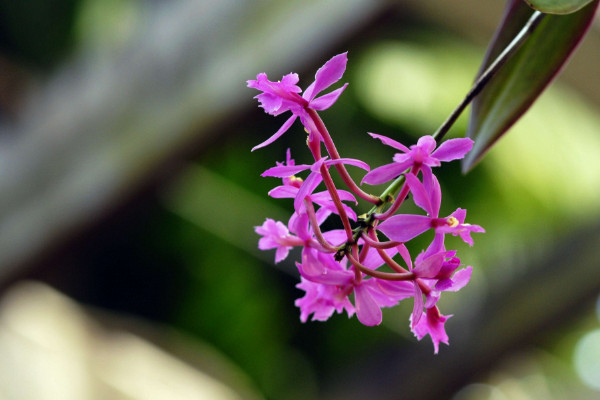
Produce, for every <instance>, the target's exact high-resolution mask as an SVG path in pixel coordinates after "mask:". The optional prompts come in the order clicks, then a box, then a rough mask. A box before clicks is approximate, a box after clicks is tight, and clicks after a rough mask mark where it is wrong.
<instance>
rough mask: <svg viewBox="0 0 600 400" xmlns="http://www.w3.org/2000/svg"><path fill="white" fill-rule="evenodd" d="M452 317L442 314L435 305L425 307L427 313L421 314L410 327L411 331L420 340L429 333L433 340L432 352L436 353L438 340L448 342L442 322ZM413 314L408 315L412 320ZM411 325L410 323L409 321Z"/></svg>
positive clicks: (438, 345)
mask: <svg viewBox="0 0 600 400" xmlns="http://www.w3.org/2000/svg"><path fill="white" fill-rule="evenodd" d="M450 317H452V315H442V314H440V311H439V310H438V308H437V307H432V308H429V309H427V313H424V314H423V317H422V318H420V320H419V322H418V323H417V324H416V325H415V326H413V327H412V331H413V333H414V334H415V336H416V337H417V339H419V340H421V339H423V338H424V337H425V336H427V335H429V336H430V337H431V341H432V342H433V349H434V353H435V354H437V353H438V351H439V347H440V342H442V343H445V344H448V335H447V334H446V328H445V327H444V323H446V321H447V320H448V319H449V318H450ZM412 318H413V316H412V315H411V316H410V320H411V322H412ZM411 326H412V323H411Z"/></svg>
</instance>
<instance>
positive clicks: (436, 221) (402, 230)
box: [377, 170, 485, 246]
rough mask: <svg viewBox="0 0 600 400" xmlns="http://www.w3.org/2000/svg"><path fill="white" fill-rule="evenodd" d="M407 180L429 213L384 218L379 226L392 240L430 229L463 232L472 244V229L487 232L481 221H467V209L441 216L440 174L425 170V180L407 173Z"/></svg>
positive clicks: (462, 234) (455, 234) (461, 235)
mask: <svg viewBox="0 0 600 400" xmlns="http://www.w3.org/2000/svg"><path fill="white" fill-rule="evenodd" d="M406 183H407V184H408V186H409V187H410V191H411V193H412V194H413V199H414V202H415V204H416V205H418V206H419V207H421V208H422V209H423V210H425V211H426V212H427V214H428V215H413V214H398V215H394V216H393V217H391V218H389V219H387V220H385V221H384V222H382V223H381V224H380V225H379V226H378V227H377V229H378V230H380V231H381V232H383V233H384V234H385V235H386V236H387V237H389V238H390V239H391V240H395V241H397V242H407V241H409V240H411V239H413V238H414V237H416V236H418V235H420V234H421V233H423V232H425V231H427V230H428V229H435V232H436V233H441V234H446V233H452V234H453V235H454V236H457V235H458V236H460V237H461V239H463V240H464V241H465V242H466V243H468V244H469V245H471V246H472V245H473V239H472V238H471V232H481V233H483V232H485V230H484V229H483V228H482V227H481V226H479V225H470V224H465V223H464V222H465V217H466V215H467V211H466V210H464V209H462V208H458V209H457V210H456V211H454V212H453V213H452V214H450V215H449V216H448V217H446V218H439V216H438V215H439V211H440V204H441V201H442V192H441V189H440V184H439V182H438V180H437V178H436V177H435V176H434V175H433V174H431V171H429V170H423V183H421V182H420V181H419V179H418V178H417V177H416V176H415V175H413V174H406Z"/></svg>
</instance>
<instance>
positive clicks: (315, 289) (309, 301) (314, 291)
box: [294, 277, 355, 322]
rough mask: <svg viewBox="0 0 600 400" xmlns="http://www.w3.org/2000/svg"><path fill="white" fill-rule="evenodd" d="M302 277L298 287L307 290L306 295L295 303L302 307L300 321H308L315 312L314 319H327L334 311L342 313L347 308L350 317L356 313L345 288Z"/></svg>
mask: <svg viewBox="0 0 600 400" xmlns="http://www.w3.org/2000/svg"><path fill="white" fill-rule="evenodd" d="M300 279H301V281H300V283H299V284H297V285H296V287H297V288H298V289H302V290H304V291H305V292H306V294H305V295H304V297H302V298H299V299H297V300H296V301H295V303H294V304H295V305H296V307H299V308H300V321H302V322H306V321H307V320H308V317H309V315H310V314H313V317H312V320H313V321H315V320H316V321H327V320H328V319H329V317H331V316H332V315H333V313H334V311H335V312H337V313H338V314H340V313H342V312H343V311H344V310H346V312H347V313H348V317H352V316H353V315H354V312H355V310H354V306H353V305H352V303H350V300H348V295H347V293H345V292H344V291H343V288H341V287H339V286H335V285H323V284H321V283H315V282H312V281H309V280H307V279H304V278H303V277H300Z"/></svg>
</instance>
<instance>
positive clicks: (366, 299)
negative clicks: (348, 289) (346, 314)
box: [354, 285, 382, 326]
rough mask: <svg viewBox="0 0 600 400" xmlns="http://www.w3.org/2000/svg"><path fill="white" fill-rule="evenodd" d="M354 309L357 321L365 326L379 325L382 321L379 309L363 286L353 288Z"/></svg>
mask: <svg viewBox="0 0 600 400" xmlns="http://www.w3.org/2000/svg"><path fill="white" fill-rule="evenodd" d="M354 303H355V305H354V307H355V308H356V316H357V317H358V320H359V321H360V322H361V323H362V324H363V325H366V326H375V325H379V324H380V323H381V320H382V314H381V308H379V306H378V305H377V303H376V302H375V300H373V297H371V294H370V293H369V290H368V289H367V287H365V286H364V285H358V286H356V287H355V288H354Z"/></svg>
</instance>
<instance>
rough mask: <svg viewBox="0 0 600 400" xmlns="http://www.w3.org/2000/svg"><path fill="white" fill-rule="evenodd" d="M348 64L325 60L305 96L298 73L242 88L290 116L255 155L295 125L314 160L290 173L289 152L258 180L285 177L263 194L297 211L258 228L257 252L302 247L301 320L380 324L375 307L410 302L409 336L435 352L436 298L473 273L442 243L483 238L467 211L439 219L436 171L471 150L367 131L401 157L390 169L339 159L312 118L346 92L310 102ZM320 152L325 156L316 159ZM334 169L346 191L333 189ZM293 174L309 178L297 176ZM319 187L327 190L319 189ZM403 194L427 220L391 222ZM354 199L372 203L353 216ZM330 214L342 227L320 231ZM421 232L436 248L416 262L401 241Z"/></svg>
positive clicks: (461, 143)
mask: <svg viewBox="0 0 600 400" xmlns="http://www.w3.org/2000/svg"><path fill="white" fill-rule="evenodd" d="M346 63H347V54H346V53H343V54H339V55H337V56H335V57H333V58H332V59H330V60H329V61H327V62H326V63H325V65H323V66H322V67H321V68H320V69H319V70H318V71H317V73H316V77H315V81H314V82H313V83H312V84H311V85H310V86H309V87H308V88H307V89H306V90H305V91H304V93H303V94H302V95H300V93H301V92H302V90H301V89H300V88H299V87H298V86H297V83H298V81H299V78H298V75H297V74H295V73H290V74H287V75H285V76H284V77H283V78H282V79H281V80H280V81H277V82H273V81H270V80H268V78H267V75H266V74H265V73H260V74H258V75H257V77H256V80H249V81H248V82H247V83H248V87H251V88H254V89H258V90H259V91H261V93H260V94H259V95H257V96H256V99H258V101H259V103H260V106H261V107H262V108H263V109H264V110H265V112H267V113H268V114H271V115H274V116H276V115H279V114H282V113H285V112H288V111H290V112H291V113H292V116H291V117H290V118H289V119H287V121H286V122H285V123H284V124H283V126H282V127H281V128H280V129H279V130H278V131H277V132H276V133H275V134H274V135H273V136H271V137H270V138H269V139H267V140H266V141H265V142H263V143H261V144H259V145H257V146H256V147H254V148H253V149H252V150H253V151H254V150H256V149H258V148H261V147H264V146H266V145H268V144H271V143H272V142H274V141H275V140H276V139H277V138H279V137H280V136H281V135H283V134H284V133H285V132H286V131H287V130H288V129H289V128H290V127H291V126H292V124H293V123H294V121H295V120H296V119H297V118H300V122H301V123H302V125H303V126H304V128H305V131H306V132H307V133H308V139H307V145H308V148H309V150H310V153H311V154H312V158H313V160H314V162H313V163H312V164H299V165H296V163H295V161H294V159H293V158H292V156H291V152H290V150H289V149H288V151H287V157H286V160H285V162H281V163H280V162H277V163H276V166H275V167H272V168H269V169H267V170H266V171H265V172H264V173H263V174H262V176H263V177H275V178H281V179H282V184H281V185H280V186H277V187H275V188H274V189H272V190H271V191H270V192H269V195H270V196H271V197H273V198H291V199H294V213H293V215H292V216H291V218H290V220H289V221H288V223H287V224H284V223H283V222H281V221H275V220H272V219H267V220H266V221H265V222H264V223H263V225H262V226H257V227H256V228H255V229H256V232H257V233H258V234H259V235H261V236H262V237H261V238H260V240H259V244H258V247H259V248H260V249H261V250H270V249H275V250H276V251H275V262H280V261H282V260H284V259H285V258H286V257H287V256H288V254H289V251H290V249H291V248H293V247H301V248H302V257H301V262H297V263H296V265H297V267H298V271H299V273H300V280H301V281H300V283H299V284H298V285H297V287H298V288H299V289H301V290H303V291H304V292H305V295H304V296H303V297H302V298H299V299H298V300H296V303H295V304H296V306H298V307H299V308H300V319H301V321H302V322H306V321H307V320H308V318H309V317H310V316H311V314H312V320H319V321H325V320H327V319H329V317H331V316H332V315H333V313H334V312H337V313H343V312H344V311H345V312H346V313H347V314H348V317H352V316H353V315H354V314H356V316H357V317H358V320H359V321H360V322H361V323H363V324H364V325H368V326H373V325H378V324H380V323H381V321H382V312H381V308H382V307H392V306H394V305H396V304H398V303H399V302H400V301H401V300H404V299H409V298H412V299H413V300H414V307H413V311H412V314H411V316H410V318H409V321H410V327H411V330H412V332H413V333H414V334H415V336H416V337H417V338H418V339H419V340H420V339H422V338H423V337H425V336H426V335H429V336H430V337H431V339H432V341H433V345H434V350H435V352H436V353H437V352H438V349H439V343H440V342H442V343H446V344H448V336H447V334H446V331H445V327H444V323H445V322H446V320H448V318H450V317H451V315H442V314H441V312H440V310H439V309H438V307H437V305H436V304H437V302H438V300H439V299H440V296H441V294H442V292H446V291H451V292H455V291H458V290H460V289H461V288H462V287H464V286H465V285H466V284H467V283H468V282H469V279H470V277H471V271H472V268H471V266H466V267H464V266H463V265H461V262H460V259H459V258H458V257H457V256H456V251H454V250H448V249H446V247H445V237H446V235H448V234H452V235H453V236H459V237H460V238H461V239H462V240H464V241H465V242H466V243H468V244H469V245H473V240H472V238H471V232H484V230H483V228H481V227H480V226H478V225H470V224H467V223H465V217H466V210H464V209H461V208H459V209H457V210H456V211H454V212H453V213H452V214H450V215H449V216H447V217H440V205H441V190H440V184H439V182H438V180H437V178H436V177H435V175H434V174H433V168H434V167H438V166H440V164H441V163H442V162H447V161H452V160H457V159H461V158H463V157H464V156H465V154H466V153H467V152H468V151H469V150H471V147H472V145H473V142H472V140H471V139H467V138H460V139H450V140H446V141H445V142H443V143H441V144H440V145H439V146H438V144H437V143H436V140H435V139H434V138H433V137H432V136H424V137H422V138H420V139H419V140H418V142H417V144H415V145H413V146H410V147H406V146H404V145H403V144H401V143H399V142H397V141H395V140H393V139H391V138H389V137H385V136H382V135H377V134H373V133H370V135H371V136H372V137H373V138H374V139H377V140H379V141H381V142H382V143H383V144H384V145H387V146H390V147H392V148H394V149H395V150H397V151H398V152H397V153H396V154H395V155H394V157H393V162H391V163H389V164H386V165H383V166H380V167H378V168H375V169H373V170H371V169H370V168H369V166H368V165H367V164H366V163H365V162H363V161H360V160H356V159H350V158H342V157H340V155H339V153H338V151H337V149H336V147H335V145H334V143H333V140H332V138H331V136H330V134H329V132H328V131H327V129H326V127H325V125H324V123H323V121H322V120H321V118H320V117H319V115H318V114H317V111H322V110H325V109H327V108H329V107H331V106H332V105H333V104H334V103H335V102H336V100H337V99H338V98H339V96H340V95H341V94H342V92H343V91H344V89H345V88H346V87H347V85H348V84H344V85H343V86H342V87H340V88H339V89H336V90H333V91H331V92H330V93H327V94H325V95H322V96H319V97H317V96H318V95H319V94H320V93H321V92H322V91H323V90H325V89H326V88H328V87H329V86H331V85H332V84H334V83H336V82H337V81H339V80H340V79H341V78H342V75H343V74H344V71H345V70H346ZM323 147H324V148H325V150H326V151H327V155H323V154H322V152H321V151H322V148H323ZM346 166H353V167H357V168H360V169H363V170H365V171H366V172H367V173H366V175H364V177H363V179H362V182H361V185H362V184H368V185H378V184H383V183H386V182H390V185H389V186H388V188H387V189H386V190H385V191H384V192H383V193H382V194H381V195H380V196H375V195H372V194H369V193H367V192H365V191H363V189H361V187H360V186H359V185H357V184H356V183H355V181H354V180H353V179H352V177H351V176H350V175H349V173H348V172H347V169H346ZM332 168H333V169H335V170H336V171H337V173H338V174H339V176H340V177H341V180H342V181H343V182H344V184H345V185H346V186H347V190H343V189H338V188H337V187H336V186H335V184H334V181H333V179H332V176H331V170H332ZM300 173H308V176H307V177H306V178H304V179H303V178H300V177H298V176H297V174H300ZM322 186H324V187H325V190H320V189H319V188H320V187H322ZM409 193H410V194H411V195H412V196H410V197H411V198H412V201H413V202H414V203H415V204H416V205H417V206H418V207H420V208H421V209H423V210H424V211H425V213H426V214H425V215H422V214H420V215H412V214H397V211H398V210H399V209H400V206H401V205H402V204H403V203H404V202H406V201H407V199H408V198H409V196H408V195H409ZM356 197H358V198H361V199H363V200H366V201H368V202H370V203H372V205H373V206H372V208H371V210H370V211H368V212H367V213H364V214H362V215H358V216H357V214H356V212H355V211H354V210H353V208H352V207H350V206H349V205H348V204H349V203H353V204H354V205H356V204H357V200H356ZM333 214H335V215H337V218H339V220H340V221H341V225H342V227H343V228H342V229H334V230H328V231H324V229H322V226H323V223H324V222H325V220H326V219H328V218H329V217H330V216H332V215H333ZM351 221H353V222H351ZM427 231H433V240H432V241H431V244H430V245H429V246H428V247H427V248H426V249H425V250H424V251H422V252H421V253H420V254H418V255H416V257H415V258H414V259H413V257H412V256H411V254H410V253H409V250H408V249H407V247H406V243H407V242H408V241H410V240H411V239H413V238H415V237H417V236H419V235H421V234H423V233H425V232H427Z"/></svg>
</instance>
